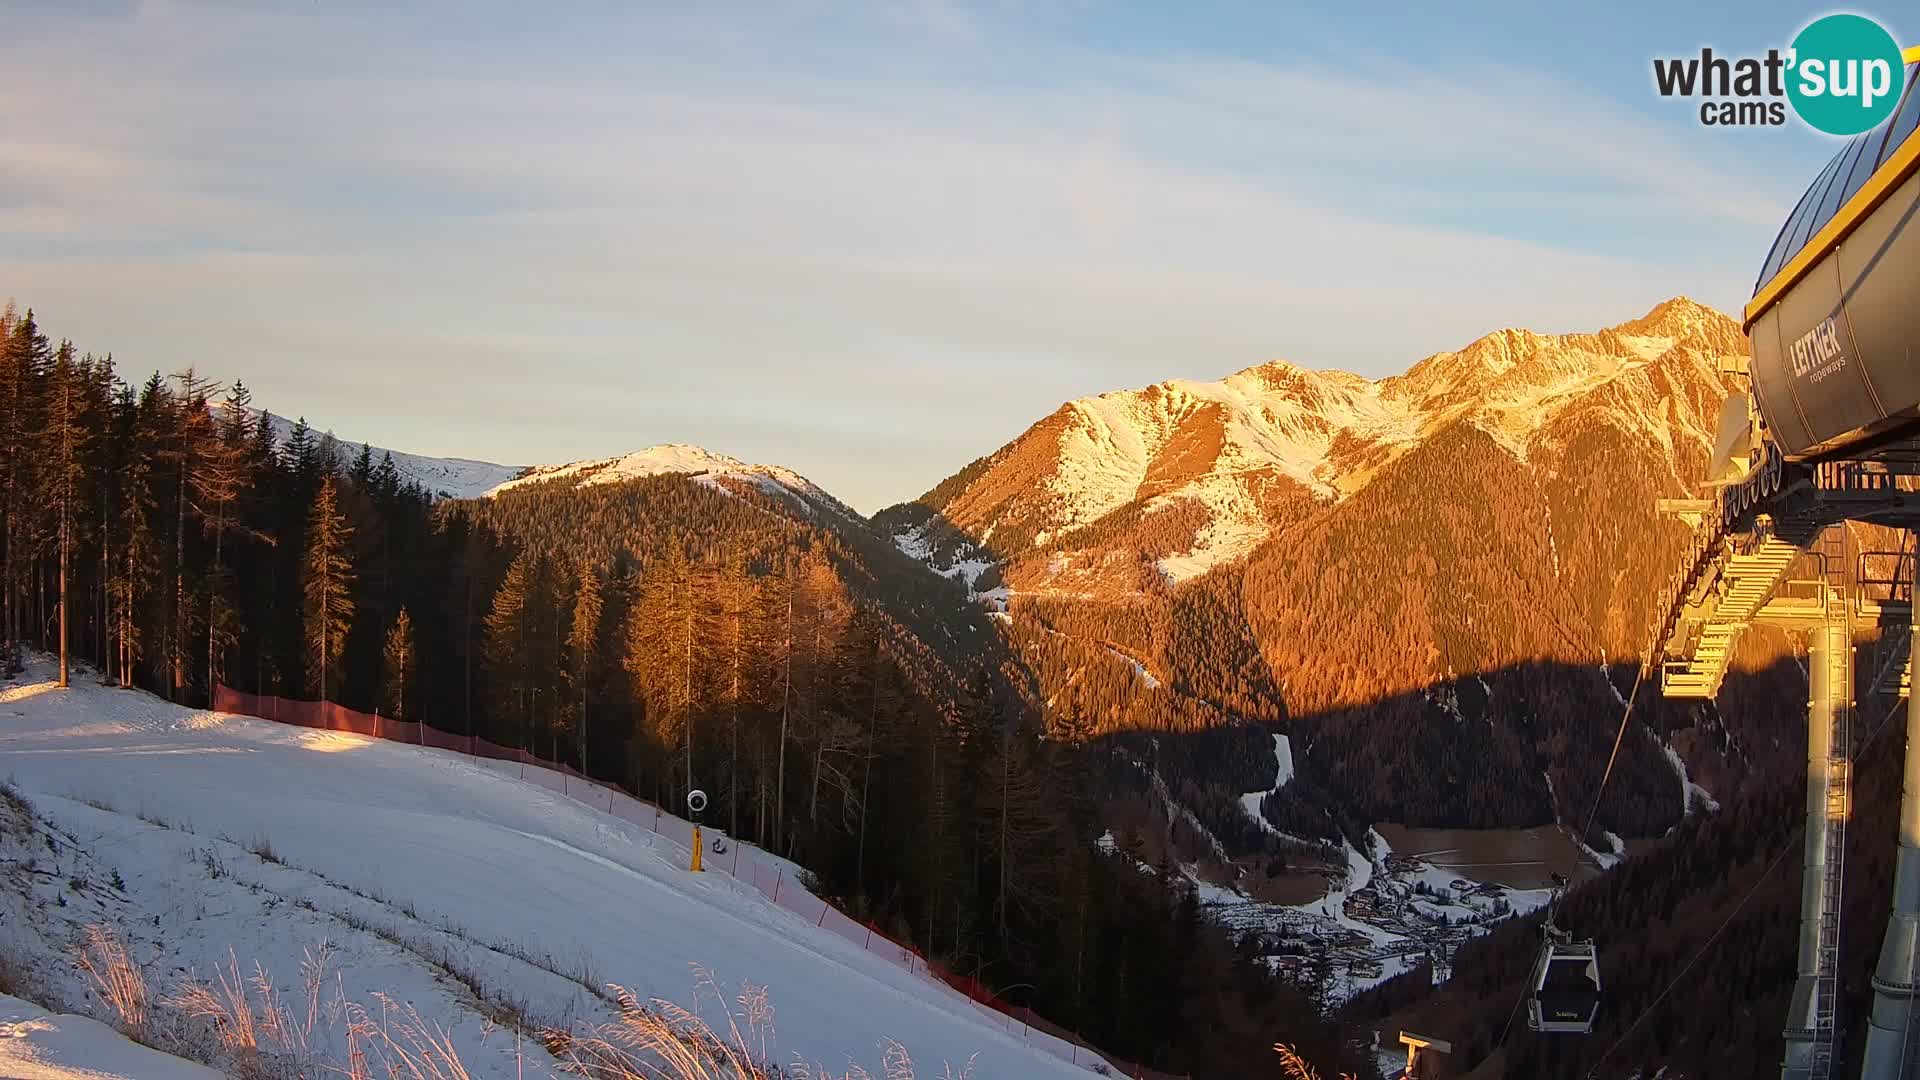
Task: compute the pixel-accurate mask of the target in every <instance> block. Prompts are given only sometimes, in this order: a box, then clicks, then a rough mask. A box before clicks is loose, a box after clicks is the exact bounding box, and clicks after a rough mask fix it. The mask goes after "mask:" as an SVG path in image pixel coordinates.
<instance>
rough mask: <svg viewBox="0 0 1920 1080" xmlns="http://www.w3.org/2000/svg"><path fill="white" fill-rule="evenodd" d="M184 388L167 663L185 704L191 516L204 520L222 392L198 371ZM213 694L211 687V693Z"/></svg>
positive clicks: (184, 376)
mask: <svg viewBox="0 0 1920 1080" xmlns="http://www.w3.org/2000/svg"><path fill="white" fill-rule="evenodd" d="M174 379H175V381H177V382H178V383H179V384H180V398H179V401H180V409H179V412H178V414H177V416H176V422H177V424H178V428H177V430H176V431H175V432H174V433H173V440H172V443H173V445H172V449H171V451H170V453H169V455H168V456H169V457H170V458H171V459H172V460H173V462H174V466H175V476H174V483H175V485H176V488H175V492H174V533H173V616H172V622H171V626H170V628H169V632H168V634H167V660H168V666H169V667H170V668H171V669H172V685H171V691H170V692H171V694H172V697H173V700H175V701H179V700H181V699H182V698H183V697H184V696H185V695H186V691H187V639H188V637H189V636H191V634H192V618H191V613H190V612H189V611H188V608H187V512H188V511H189V510H190V509H191V510H194V511H196V512H197V513H200V514H201V515H203V516H204V514H205V510H204V508H202V507H199V506H197V504H196V501H195V500H196V496H197V494H198V485H199V484H200V483H201V473H202V470H203V468H204V467H205V465H206V464H207V460H208V456H209V455H208V451H209V447H211V446H212V445H214V444H215V443H216V440H215V438H214V435H215V432H214V426H213V416H212V414H211V413H209V412H208V399H209V397H210V396H211V395H212V393H213V392H214V391H215V390H216V389H217V387H216V386H215V384H214V383H212V382H210V381H208V380H206V379H203V378H201V377H200V376H199V374H198V373H197V372H195V371H194V369H193V368H191V367H189V368H187V369H186V370H185V371H181V372H178V373H176V374H175V375H174ZM209 691H211V688H209Z"/></svg>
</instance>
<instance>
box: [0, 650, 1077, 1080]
mask: <svg viewBox="0 0 1920 1080" xmlns="http://www.w3.org/2000/svg"><path fill="white" fill-rule="evenodd" d="M47 676H48V668H47V665H46V664H45V663H44V662H39V663H36V664H35V665H34V666H33V669H32V670H31V671H30V672H29V676H28V678H29V680H41V681H38V682H31V681H30V682H29V683H28V684H26V685H21V686H16V687H12V688H9V689H7V690H6V691H5V692H4V693H0V776H11V778H12V781H13V783H14V784H16V785H17V786H18V787H19V788H20V789H21V791H22V792H23V793H24V794H25V795H26V796H27V797H28V798H29V799H30V800H31V801H32V802H33V804H34V806H35V808H36V810H37V813H38V814H39V815H40V816H41V817H43V818H45V819H46V821H47V823H48V827H49V828H50V829H51V830H54V831H57V832H58V833H59V836H58V837H53V836H51V835H50V836H49V841H50V842H52V843H54V845H55V846H56V847H58V848H59V849H60V853H59V854H57V855H53V856H48V857H47V858H48V861H49V862H50V863H52V864H53V865H52V867H51V869H50V870H49V871H48V873H46V874H45V875H44V876H45V881H44V882H42V883H41V884H39V885H37V886H36V888H39V889H40V890H42V891H41V892H40V893H39V894H38V896H39V898H40V899H41V901H43V903H42V905H41V906H43V907H45V909H46V910H47V911H48V912H57V913H58V914H59V915H61V916H63V917H64V916H68V915H69V914H70V913H71V915H72V917H75V918H77V917H78V916H79V914H81V913H82V911H81V909H82V908H83V907H84V908H85V912H84V913H85V914H86V916H87V917H88V918H90V919H98V920H100V921H105V922H108V923H110V924H112V925H115V926H117V927H118V928H119V930H120V932H121V933H122V934H123V935H124V936H125V937H126V938H127V939H128V940H129V947H130V948H131V949H132V951H133V953H134V956H135V958H136V959H137V960H138V961H140V962H142V963H143V964H145V965H146V966H147V967H148V970H149V972H150V973H152V974H153V975H154V976H155V977H164V979H167V980H171V979H177V978H180V977H184V976H185V975H187V974H188V973H196V974H198V975H200V976H201V977H203V978H210V977H211V975H212V972H213V969H214V965H216V964H219V965H224V964H225V963H226V961H227V959H228V956H229V950H231V953H232V955H233V956H235V957H237V958H238V960H239V963H240V964H241V967H242V970H243V971H246V970H249V969H250V967H251V964H252V963H253V962H254V961H256V960H257V961H259V962H260V963H261V964H262V965H264V966H265V968H266V969H267V971H268V972H269V973H270V974H271V976H272V978H273V979H274V981H275V982H276V983H277V984H279V986H280V988H281V990H282V992H283V993H294V992H296V991H297V986H296V983H297V981H298V972H299V968H300V963H301V961H302V959H303V956H304V955H305V953H306V951H307V950H309V949H313V948H318V947H320V946H321V944H322V942H326V943H328V946H329V947H330V949H331V968H330V970H333V971H336V972H338V973H339V975H340V982H341V988H342V990H343V992H344V993H345V994H346V995H347V996H348V997H349V998H351V999H353V1000H362V1001H363V1000H366V999H367V997H368V996H369V995H371V994H373V993H376V992H381V993H388V994H391V995H392V996H393V997H394V998H395V999H397V1000H399V1001H403V1002H410V1003H412V1004H414V1005H415V1006H417V1007H418V1008H419V1009H420V1011H421V1013H422V1014H423V1015H424V1016H426V1017H427V1018H428V1019H430V1020H433V1021H437V1022H439V1023H443V1024H446V1025H447V1026H449V1027H450V1028H452V1029H453V1030H454V1042H455V1044H456V1046H457V1047H458V1048H459V1050H460V1051H461V1053H462V1055H463V1056H464V1057H466V1059H467V1064H468V1066H469V1067H470V1068H471V1069H472V1070H473V1073H474V1075H475V1076H476V1077H479V1078H489V1077H492V1078H506V1077H514V1076H517V1075H518V1074H519V1072H520V1069H519V1067H518V1066H517V1065H516V1062H515V1061H514V1057H513V1053H512V1050H511V1046H510V1045H509V1044H510V1042H511V1040H510V1038H507V1037H506V1036H503V1034H502V1033H501V1032H499V1031H491V1032H490V1031H489V1028H488V1025H487V1024H486V1023H484V1022H483V1021H482V1019H481V1017H480V1015H479V1013H480V1011H481V1006H480V1004H479V1003H478V1002H477V1001H476V1000H475V991H474V989H473V986H472V985H470V984H477V985H478V986H480V987H481V988H483V990H484V991H485V992H488V993H492V994H496V995H503V996H506V997H511V998H514V999H517V1000H518V1001H520V1002H522V1003H523V1008H524V1011H525V1012H527V1013H529V1014H531V1015H533V1016H535V1017H536V1018H560V1019H565V1018H568V1017H571V1018H573V1019H576V1020H580V1019H586V1020H592V1019H605V1018H607V1017H609V1016H610V1015H611V1011H610V1009H609V1007H608V1005H607V1003H606V1002H605V1001H604V1000H603V999H602V998H600V997H599V996H597V995H596V994H595V993H594V992H592V991H591V990H590V989H589V987H598V986H601V985H603V984H604V983H607V982H618V983H622V984H625V985H628V986H631V987H632V988H633V989H634V990H635V992H636V993H637V994H638V995H639V996H641V997H642V998H646V997H652V996H659V997H663V998H668V999H671V1000H675V1001H678V1002H680V1003H682V1004H684V1005H692V1004H694V1001H695V996H696V991H695V976H694V972H693V970H692V965H701V966H702V967H704V968H705V969H707V970H709V971H711V972H712V974H713V977H714V978H715V979H716V980H717V981H718V983H719V985H720V987H721V989H722V990H724V991H726V992H727V993H728V995H729V996H731V995H733V994H737V993H738V992H739V990H740V983H741V982H742V980H751V981H752V982H754V983H756V984H765V985H766V986H767V987H768V990H769V994H770V998H771V1001H772V1004H773V1006H774V1009H775V1030H776V1037H775V1039H774V1041H773V1048H774V1056H775V1057H777V1058H778V1059H780V1060H788V1059H789V1058H790V1057H791V1056H793V1055H799V1056H802V1057H804V1058H806V1059H808V1060H810V1061H817V1062H821V1063H824V1064H826V1065H827V1066H829V1067H834V1068H839V1069H844V1068H845V1067H846V1066H847V1065H848V1063H850V1062H859V1063H863V1064H865V1065H867V1066H868V1067H869V1068H871V1067H873V1066H874V1065H875V1064H876V1063H877V1062H878V1061H879V1059H880V1044H881V1041H882V1040H884V1039H889V1038H892V1039H898V1040H899V1041H900V1042H902V1043H903V1044H905V1046H906V1047H907V1048H908V1050H909V1051H910V1052H911V1054H912V1056H913V1058H914V1060H915V1061H917V1062H919V1063H920V1065H921V1068H922V1073H923V1075H925V1074H927V1073H933V1074H936V1075H937V1074H938V1072H939V1069H940V1065H941V1063H943V1062H952V1063H954V1065H955V1067H956V1068H958V1067H959V1066H960V1065H961V1064H962V1063H964V1062H966V1061H967V1060H968V1059H969V1058H972V1057H974V1056H975V1055H978V1057H977V1061H976V1066H975V1069H976V1073H975V1074H976V1075H982V1076H1021V1077H1027V1076H1032V1077H1045V1076H1061V1077H1065V1076H1073V1075H1076V1074H1077V1073H1078V1072H1079V1070H1078V1069H1076V1068H1075V1067H1073V1066H1071V1065H1069V1064H1067V1063H1065V1062H1061V1061H1058V1060H1057V1059H1054V1058H1051V1057H1048V1056H1045V1055H1044V1053H1043V1052H1042V1051H1040V1050H1038V1049H1036V1048H1034V1047H1032V1046H1029V1045H1027V1044H1026V1043H1025V1042H1024V1040H1023V1039H1021V1038H1020V1037H1019V1036H1018V1034H1017V1033H1018V1031H1019V1026H1018V1025H1017V1024H1016V1025H1015V1027H1014V1031H1015V1034H1009V1033H1008V1032H1006V1031H1004V1030H1001V1029H999V1028H996V1027H994V1026H990V1025H991V1021H989V1020H987V1019H985V1018H983V1017H981V1016H980V1014H978V1013H977V1012H975V1011H974V1010H973V1009H972V1007H971V1006H970V1005H969V1004H968V1003H967V1002H966V1001H965V999H964V998H962V997H961V996H960V995H958V994H957V993H954V992H953V991H951V990H949V989H948V988H946V987H945V986H944V985H942V984H939V983H937V982H935V981H933V980H931V979H930V978H928V977H927V976H926V975H925V974H924V973H915V972H909V971H907V970H906V969H904V968H902V967H900V966H897V965H896V964H895V963H893V962H892V961H890V960H889V959H887V958H885V957H882V956H880V955H877V954H874V953H869V952H866V951H864V950H863V949H862V948H861V947H860V946H859V944H858V943H853V942H848V941H845V940H844V939H842V938H840V937H839V936H837V935H835V934H833V933H831V932H830V931H822V930H816V929H815V927H814V926H813V925H812V924H811V921H810V920H803V919H802V918H800V917H799V916H797V915H794V914H792V913H791V912H789V911H787V910H785V909H783V908H779V907H775V906H773V905H772V904H770V903H768V902H767V901H766V899H765V898H764V897H763V896H762V895H761V894H760V893H759V892H758V891H757V890H755V889H754V888H753V887H752V886H751V885H748V884H744V883H742V882H740V881H737V880H735V879H733V878H731V877H729V876H726V875H724V874H717V873H709V874H705V875H701V876H699V877H695V876H693V875H691V874H689V873H688V872H687V870H686V862H687V852H686V850H685V849H684V848H683V847H680V846H677V845H675V844H674V843H672V842H670V841H668V840H667V839H666V838H665V837H663V836H660V835H658V834H655V833H653V832H652V831H650V830H648V829H646V828H643V827H640V826H636V825H632V824H629V823H627V822H625V821H622V820H619V819H616V818H613V817H609V816H607V815H605V814H603V813H601V812H598V811H595V810H593V809H591V808H589V807H587V806H585V805H583V804H581V803H580V802H577V801H575V800H573V799H571V798H568V797H566V796H564V795H562V794H559V793H556V792H553V791H549V790H545V789H542V788H540V787H537V786H535V785H532V784H529V783H525V782H522V781H521V780H519V779H518V778H517V776H513V775H503V774H502V772H501V771H499V770H501V769H507V770H512V769H517V766H511V765H508V764H507V763H503V762H476V761H473V760H470V759H468V758H465V757H462V756H459V755H457V754H452V753H445V752H440V751H434V750H428V749H423V748H420V747H413V746H405V745H400V744H395V743H390V742H379V741H375V740H370V739H363V738H359V737H357V736H351V735H343V734H338V733H332V732H320V731H311V730H307V729H303V728H297V727H288V726H283V725H279V724H274V723H271V722H268V721H263V720H254V719H250V718H244V717H235V716H227V715H223V714H216V713H209V712H196V711H193V710H189V709H185V708H180V707H177V706H173V705H170V704H167V703H165V702H162V701H160V700H158V699H156V698H153V697H151V696H149V695H146V694H142V693H138V692H123V691H118V690H111V689H106V688H102V687H100V686H98V685H96V684H95V683H94V681H93V678H92V676H91V675H87V674H82V675H80V676H79V678H77V679H76V681H75V685H74V686H73V687H72V688H71V689H69V690H66V691H61V690H57V689H55V688H53V687H52V686H51V684H50V683H49V682H47V681H45V680H46V678H47ZM736 849H738V846H737V848H736ZM256 851H266V852H268V853H269V854H270V855H271V856H272V859H271V860H269V859H266V858H262V857H261V856H260V855H258V854H256V853H255V852H256ZM84 860H95V861H97V864H98V869H97V870H87V871H86V872H87V873H88V874H91V875H94V876H95V877H96V878H97V877H99V876H105V875H112V876H117V878H119V879H122V883H121V884H119V885H117V886H114V887H108V886H106V885H102V884H100V883H99V882H98V881H95V882H94V883H93V884H92V885H90V886H89V887H87V888H86V889H84V890H81V891H75V892H73V893H72V895H73V896H74V897H75V898H76V899H75V901H74V903H73V904H72V905H71V906H70V907H67V908H59V909H55V908H53V907H52V904H51V896H50V895H49V892H58V891H60V890H62V889H63V888H64V885H63V884H62V882H63V881H64V876H65V875H68V874H76V873H79V869H80V867H81V863H82V861H84ZM89 865H91V864H89ZM786 887H788V888H791V887H793V882H792V881H791V880H789V881H788V882H787V883H786ZM50 925H51V924H50ZM54 929H57V927H54ZM67 929H68V930H71V926H68V927H67ZM461 973H466V975H467V976H469V978H466V979H463V978H462V977H461ZM48 974H49V977H50V978H54V979H56V980H57V979H58V978H59V977H62V975H63V973H60V972H50V973H48ZM64 977H65V978H66V980H67V982H66V983H65V986H64V989H65V991H66V994H67V996H68V997H69V998H71V999H74V1001H75V1004H76V1005H77V1004H78V1003H79V1001H78V995H77V994H76V993H75V991H76V990H77V987H78V984H77V982H76V981H75V977H74V976H73V975H72V973H71V972H70V971H69V972H66V973H64ZM711 1002H712V997H711V995H708V1003H709V1005H711ZM528 1053H529V1061H528V1063H527V1067H526V1070H525V1073H526V1075H528V1076H539V1075H545V1074H546V1073H547V1072H548V1071H550V1070H551V1067H552V1063H551V1062H550V1061H547V1060H546V1059H545V1058H543V1057H542V1056H540V1054H539V1052H538V1051H537V1050H530V1051H529V1052H528Z"/></svg>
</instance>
